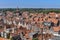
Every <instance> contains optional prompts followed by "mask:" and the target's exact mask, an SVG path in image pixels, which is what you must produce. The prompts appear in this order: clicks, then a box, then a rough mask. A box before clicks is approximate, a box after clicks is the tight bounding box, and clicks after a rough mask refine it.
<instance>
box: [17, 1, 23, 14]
mask: <svg viewBox="0 0 60 40" xmlns="http://www.w3.org/2000/svg"><path fill="white" fill-rule="evenodd" d="M16 13H17V15H22V14H21V13H20V10H19V0H17V8H16Z"/></svg>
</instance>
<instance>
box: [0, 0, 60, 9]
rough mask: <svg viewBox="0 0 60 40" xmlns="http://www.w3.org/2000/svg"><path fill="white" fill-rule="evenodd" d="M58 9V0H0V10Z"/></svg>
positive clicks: (59, 3) (59, 6) (59, 0)
mask: <svg viewBox="0 0 60 40" xmlns="http://www.w3.org/2000/svg"><path fill="white" fill-rule="evenodd" d="M17 6H18V7H19V8H60V0H0V8H17Z"/></svg>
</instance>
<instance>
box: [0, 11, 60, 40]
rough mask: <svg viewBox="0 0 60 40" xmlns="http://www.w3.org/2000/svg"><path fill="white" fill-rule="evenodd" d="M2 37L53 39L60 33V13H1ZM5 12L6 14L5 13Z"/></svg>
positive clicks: (31, 39) (16, 39) (29, 39)
mask: <svg viewBox="0 0 60 40" xmlns="http://www.w3.org/2000/svg"><path fill="white" fill-rule="evenodd" d="M0 14H1V15H0V24H1V25H0V37H3V38H7V39H11V40H33V39H34V38H37V39H38V40H50V39H51V40H52V39H54V37H55V36H59V35H60V13H55V12H49V13H48V14H44V13H29V12H27V11H25V12H22V13H20V11H18V10H17V11H16V12H15V13H14V12H10V11H7V12H6V13H0ZM3 14H5V15H3Z"/></svg>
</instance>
